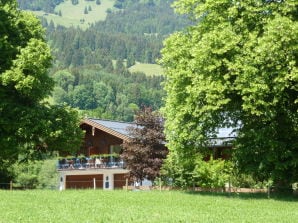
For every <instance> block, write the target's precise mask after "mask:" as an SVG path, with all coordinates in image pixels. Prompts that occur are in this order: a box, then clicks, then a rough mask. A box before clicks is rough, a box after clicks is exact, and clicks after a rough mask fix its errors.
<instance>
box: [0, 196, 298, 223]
mask: <svg viewBox="0 0 298 223" xmlns="http://www.w3.org/2000/svg"><path fill="white" fill-rule="evenodd" d="M0 197H1V200H0V222H1V223H2V222H3V223H4V222H5V223H10V222H22V223H23V222H24V223H25V222H63V223H68V222H72V223H74V222H81V223H88V222H97V223H98V222H110V223H112V222H116V223H118V222H140V223H146V222H150V223H155V222H162V223H165V222H171V223H174V222H221V223H222V222H237V223H238V222H270V223H272V222H289V223H295V222H298V199H297V198H290V197H275V198H271V199H267V198H266V195H265V194H261V195H259V194H257V195H255V194H240V195H239V194H232V195H231V196H228V194H222V193H214V194H209V193H189V192H183V191H162V192H160V191H122V190H119V191H117V190H116V191H103V190H95V191H94V190H67V191H49V190H28V191H0Z"/></svg>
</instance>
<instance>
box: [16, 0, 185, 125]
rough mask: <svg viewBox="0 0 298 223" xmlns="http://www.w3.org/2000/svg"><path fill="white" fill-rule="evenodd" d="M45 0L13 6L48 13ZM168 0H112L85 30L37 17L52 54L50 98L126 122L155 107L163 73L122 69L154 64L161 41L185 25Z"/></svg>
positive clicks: (86, 112)
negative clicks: (104, 13) (110, 6)
mask: <svg viewBox="0 0 298 223" xmlns="http://www.w3.org/2000/svg"><path fill="white" fill-rule="evenodd" d="M47 2H48V3H47V4H44V3H43V1H37V0H36V1H22V0H20V1H19V6H20V7H21V8H22V9H31V10H37V9H38V10H44V11H45V12H53V10H52V9H49V5H57V4H59V3H60V1H57V0H53V1H47ZM172 2H173V1H158V0H156V1H137V0H127V1H125V0H117V1H115V3H114V8H115V10H112V11H111V12H109V13H108V14H107V17H106V20H105V21H98V22H96V23H95V24H92V25H91V26H90V28H88V29H86V30H82V29H80V28H78V27H69V28H66V27H63V26H61V25H55V24H54V22H53V21H48V20H47V19H46V17H41V18H40V19H41V22H42V25H43V27H45V28H46V38H47V41H48V43H49V45H50V47H51V49H52V55H53V58H54V59H53V67H52V69H51V70H50V76H52V77H53V78H54V80H55V81H56V85H55V88H54V91H53V95H52V97H53V101H54V102H55V103H57V104H65V103H66V104H67V105H70V106H71V107H74V108H78V109H79V110H80V111H82V113H83V114H84V115H88V116H93V117H98V118H105V119H116V120H123V121H132V120H133V114H134V112H135V111H136V110H138V108H140V107H141V106H144V105H146V106H151V107H152V108H154V109H159V108H160V107H161V106H162V104H163V101H162V98H163V97H164V90H163V89H162V87H161V83H162V82H163V81H164V78H163V76H160V75H153V76H147V75H145V74H144V73H140V72H137V73H130V72H129V70H128V68H129V67H131V66H133V65H134V64H135V63H149V64H154V63H156V60H157V59H158V58H160V50H161V48H162V42H163V40H164V39H165V38H166V37H167V36H168V35H170V34H171V33H173V32H174V31H175V30H181V29H183V27H185V26H186V25H187V24H189V21H188V20H187V19H186V18H185V17H182V16H177V15H176V14H175V13H174V11H173V9H172V8H171V7H170V5H171V3H172ZM72 3H73V4H74V2H72Z"/></svg>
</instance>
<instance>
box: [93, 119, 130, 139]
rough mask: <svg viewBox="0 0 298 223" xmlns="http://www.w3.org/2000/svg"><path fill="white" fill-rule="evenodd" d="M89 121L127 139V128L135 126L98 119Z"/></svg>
mask: <svg viewBox="0 0 298 223" xmlns="http://www.w3.org/2000/svg"><path fill="white" fill-rule="evenodd" d="M89 120H91V121H93V122H95V123H97V124H100V125H102V126H104V127H106V128H109V129H112V130H113V131H115V132H118V133H120V134H123V135H125V136H128V137H129V134H128V130H127V128H128V127H133V126H135V124H133V123H128V122H118V121H109V120H100V119H94V118H89Z"/></svg>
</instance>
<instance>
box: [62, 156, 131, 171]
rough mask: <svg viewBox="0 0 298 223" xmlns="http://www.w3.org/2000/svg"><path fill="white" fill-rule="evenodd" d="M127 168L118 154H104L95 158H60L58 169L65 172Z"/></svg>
mask: <svg viewBox="0 0 298 223" xmlns="http://www.w3.org/2000/svg"><path fill="white" fill-rule="evenodd" d="M107 168H120V169H124V168H125V163H124V162H123V160H121V159H120V158H119V155H118V154H116V155H114V154H104V155H98V156H95V157H94V156H93V157H65V158H60V159H59V160H58V163H57V169H58V170H60V171H62V170H63V171H65V170H85V169H107Z"/></svg>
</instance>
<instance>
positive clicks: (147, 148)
mask: <svg viewBox="0 0 298 223" xmlns="http://www.w3.org/2000/svg"><path fill="white" fill-rule="evenodd" d="M135 124H136V125H135V127H130V128H129V129H128V130H129V133H130V136H131V140H129V141H127V142H124V144H123V152H122V154H121V157H122V158H123V160H124V161H125V163H126V165H127V168H128V169H129V170H130V175H131V177H132V178H133V179H135V180H137V181H142V180H144V179H145V178H146V179H148V180H151V181H153V180H154V179H155V178H156V177H158V176H159V175H160V168H161V166H162V164H163V160H164V159H165V158H166V155H167V149H166V147H165V145H164V142H165V139H164V133H163V121H162V119H161V116H160V115H159V113H158V112H153V111H152V109H151V108H150V107H144V108H143V109H142V110H140V111H139V112H138V113H137V115H136V117H135Z"/></svg>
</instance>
